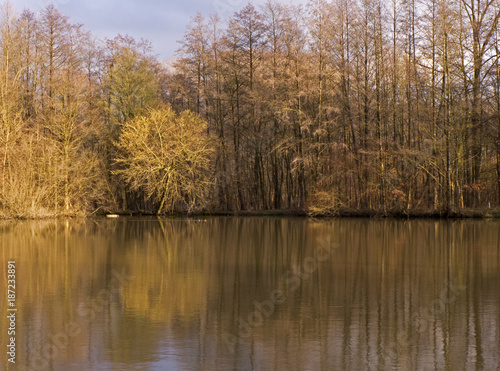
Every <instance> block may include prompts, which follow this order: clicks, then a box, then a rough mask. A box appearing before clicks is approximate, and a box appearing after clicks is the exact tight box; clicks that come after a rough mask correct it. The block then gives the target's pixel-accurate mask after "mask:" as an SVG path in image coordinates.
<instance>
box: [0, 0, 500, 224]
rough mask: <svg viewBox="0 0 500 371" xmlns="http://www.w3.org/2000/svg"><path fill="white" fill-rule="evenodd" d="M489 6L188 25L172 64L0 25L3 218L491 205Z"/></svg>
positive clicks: (384, 6)
mask: <svg viewBox="0 0 500 371" xmlns="http://www.w3.org/2000/svg"><path fill="white" fill-rule="evenodd" d="M499 18H500V0H457V1H453V0H387V1H386V0H357V1H353V0H332V1H325V0H314V1H310V2H309V3H308V4H307V5H288V4H286V3H279V2H274V1H269V2H267V3H266V4H265V5H263V6H259V7H254V6H253V5H251V4H248V5H247V6H245V7H244V8H243V9H242V10H240V11H238V12H236V13H234V14H233V15H232V16H231V17H230V18H228V19H222V18H220V17H218V16H217V15H202V14H200V13H198V14H196V15H195V16H193V18H192V19H191V22H190V24H188V25H187V26H186V30H185V33H184V37H183V39H182V40H179V46H180V47H179V49H178V52H177V53H176V55H175V57H174V58H173V59H172V60H169V61H168V62H167V61H162V60H160V59H159V57H158V56H157V55H156V54H155V53H154V50H153V49H152V46H151V44H150V43H149V42H148V41H146V40H135V39H134V38H132V37H129V36H127V35H118V36H116V37H115V38H113V39H105V40H100V39H98V38H96V37H95V36H93V35H92V33H91V32H89V31H88V30H86V29H85V28H84V26H83V25H81V24H75V23H72V22H71V20H70V19H69V18H68V17H67V16H65V15H63V14H61V12H60V11H59V10H58V9H57V8H55V7H54V6H53V5H49V6H47V7H46V8H44V9H43V10H42V11H40V12H38V13H34V12H31V11H29V10H18V9H14V7H13V6H12V5H11V4H10V3H9V2H5V3H3V4H2V5H1V12H0V86H1V88H0V89H1V90H0V169H1V174H0V176H1V178H2V179H1V185H0V216H1V217H23V218H32V217H46V216H56V215H92V214H97V213H106V212H118V213H148V214H165V213H171V212H182V213H193V212H207V213H220V212H230V213H235V212H245V211H247V212H248V211H266V210H288V211H296V212H303V213H307V214H309V215H339V214H343V213H344V214H345V213H366V212H376V213H379V214H385V215H387V214H400V215H411V214H418V213H437V214H440V215H450V214H453V213H460V212H462V211H464V210H470V209H476V210H477V209H487V208H495V207H496V208H498V207H499V206H500V64H499V63H500V61H499V56H500V52H499V51H500V30H499V27H498V26H499Z"/></svg>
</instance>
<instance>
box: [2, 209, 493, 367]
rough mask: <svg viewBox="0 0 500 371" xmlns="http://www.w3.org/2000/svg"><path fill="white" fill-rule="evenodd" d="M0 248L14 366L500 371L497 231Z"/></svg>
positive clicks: (282, 226) (43, 225)
mask: <svg viewBox="0 0 500 371" xmlns="http://www.w3.org/2000/svg"><path fill="white" fill-rule="evenodd" d="M0 249H1V254H0V262H1V266H2V268H1V271H2V272H3V274H2V287H6V283H5V279H6V265H7V263H6V262H7V261H8V260H15V261H16V269H17V273H16V275H17V277H16V280H17V299H16V300H17V301H16V305H17V308H18V312H17V315H18V317H17V333H16V360H17V363H16V365H15V367H12V365H10V364H9V363H8V362H7V361H6V360H4V357H3V356H2V358H1V362H2V363H1V364H0V368H2V367H3V368H4V369H6V370H21V369H25V370H300V371H303V370H325V371H326V370H328V371H329V370H500V366H499V365H500V295H499V290H500V223H499V222H498V221H494V220H491V221H483V220H481V221H479V220H466V221H434V220H414V221H399V220H368V219H340V220H312V219H301V218H236V217H220V218H219V217H218V218H207V220H206V221H205V220H194V219H185V218H176V219H169V218H161V219H160V218H147V219H145V218H142V219H139V218H118V219H116V220H108V219H94V220H57V221H31V222H2V223H1V224H0ZM0 303H1V308H0V310H1V311H2V313H3V314H5V313H7V302H6V300H5V295H4V297H2V299H1V300H0ZM7 327H8V323H7V318H6V315H2V316H1V319H0V328H1V332H0V339H2V343H5V345H7V330H6V329H7ZM5 345H4V344H2V347H5Z"/></svg>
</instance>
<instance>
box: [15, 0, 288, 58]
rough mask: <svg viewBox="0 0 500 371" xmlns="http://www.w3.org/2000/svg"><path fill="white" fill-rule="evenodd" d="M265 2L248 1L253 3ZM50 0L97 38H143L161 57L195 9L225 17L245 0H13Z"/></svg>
mask: <svg viewBox="0 0 500 371" xmlns="http://www.w3.org/2000/svg"><path fill="white" fill-rule="evenodd" d="M284 1H285V0H284ZM265 2H266V0H253V1H251V3H253V4H254V5H255V6H257V5H260V4H263V3H265ZM50 3H53V4H54V5H55V6H56V7H58V8H59V10H60V11H61V12H62V13H63V14H65V15H67V16H69V17H70V20H71V22H73V23H82V24H84V26H85V28H87V29H88V30H90V31H92V33H93V34H95V35H96V36H98V37H100V38H113V37H114V36H116V35H118V34H122V35H125V34H128V35H130V36H133V37H135V38H137V39H140V38H145V39H148V40H149V41H151V42H152V44H153V47H154V50H155V53H157V54H159V56H160V57H161V58H170V57H172V55H173V54H174V52H175V50H177V49H178V47H179V44H178V43H177V41H178V40H180V39H181V38H182V37H183V35H184V30H185V28H186V26H187V24H188V23H189V21H190V18H191V17H193V16H194V15H196V13H197V12H200V13H202V14H203V15H206V16H208V15H209V14H213V13H216V12H217V13H218V14H220V15H221V16H223V17H228V16H230V15H231V14H233V13H234V12H236V11H238V10H240V9H241V8H243V7H244V6H245V5H246V4H247V3H248V0H208V1H203V0H184V1H183V0H180V1H179V0H177V1H171V0H168V1H165V0H142V1H138V0H13V5H14V7H15V8H16V9H17V10H18V11H21V10H23V9H24V8H28V9H30V10H32V11H34V12H38V11H40V10H41V9H43V8H44V7H46V6H47V5H48V4H50Z"/></svg>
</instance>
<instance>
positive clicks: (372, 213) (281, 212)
mask: <svg viewBox="0 0 500 371" xmlns="http://www.w3.org/2000/svg"><path fill="white" fill-rule="evenodd" d="M107 215H114V216H116V218H119V217H131V216H133V217H155V216H157V217H188V218H199V217H214V216H228V217H297V218H312V219H314V218H316V219H329V218H374V219H500V208H491V209H482V208H478V209H463V210H454V211H451V212H445V211H439V210H416V211H410V212H405V211H400V210H388V211H385V212H384V211H381V210H372V209H366V210H354V209H340V210H337V211H335V212H329V213H315V214H311V213H309V212H307V211H306V210H299V209H277V210H276V209H273V210H240V211H200V212H192V213H187V212H172V213H162V214H156V213H147V212H143V211H113V212H109V213H106V212H102V211H101V212H98V213H96V212H93V213H88V214H83V213H81V212H78V213H74V214H72V213H64V214H59V215H56V214H53V215H43V216H40V215H39V216H35V215H33V216H26V215H18V216H15V215H14V216H7V215H1V214H0V220H43V219H55V218H81V217H83V218H95V217H98V218H101V217H106V216H107Z"/></svg>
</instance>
